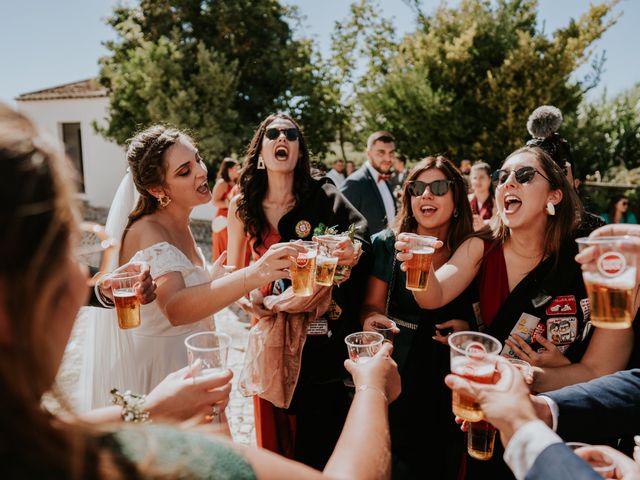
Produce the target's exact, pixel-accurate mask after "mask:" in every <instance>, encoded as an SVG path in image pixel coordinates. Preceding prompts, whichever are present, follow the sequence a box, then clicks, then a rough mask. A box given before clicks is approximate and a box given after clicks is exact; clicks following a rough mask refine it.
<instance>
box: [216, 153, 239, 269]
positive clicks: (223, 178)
mask: <svg viewBox="0 0 640 480" xmlns="http://www.w3.org/2000/svg"><path fill="white" fill-rule="evenodd" d="M238 176H239V175H238V162H237V161H235V160H234V159H233V158H229V157H227V158H225V159H224V160H222V163H221V164H220V169H219V170H218V177H217V179H216V184H215V185H214V187H213V191H212V192H211V202H212V203H213V205H214V206H215V207H216V208H217V209H218V211H217V212H216V215H215V217H214V218H213V221H212V222H211V243H212V245H211V261H212V262H215V261H216V260H217V259H218V257H219V256H220V255H221V254H222V252H224V251H225V250H226V249H227V214H228V213H229V202H230V201H231V198H232V197H233V195H234V194H235V193H236V188H234V187H235V185H236V182H237V181H238Z"/></svg>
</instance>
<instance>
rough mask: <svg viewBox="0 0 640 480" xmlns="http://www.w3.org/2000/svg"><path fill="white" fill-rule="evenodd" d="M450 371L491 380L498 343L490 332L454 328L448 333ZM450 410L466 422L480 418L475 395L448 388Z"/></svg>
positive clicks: (481, 416) (469, 377) (463, 375)
mask: <svg viewBox="0 0 640 480" xmlns="http://www.w3.org/2000/svg"><path fill="white" fill-rule="evenodd" d="M448 341H449V347H450V348H449V351H450V354H451V373H453V374H455V375H459V376H461V377H464V378H466V379H468V380H471V381H473V382H478V383H495V380H496V379H495V375H494V373H495V368H496V361H497V355H498V353H499V352H500V350H501V349H502V345H501V344H500V342H499V341H498V340H496V339H495V338H493V337H492V336H491V335H487V334H486V333H481V332H469V331H464V332H456V333H453V334H451V335H449V338H448ZM451 397H452V410H453V413H454V414H455V415H457V416H458V417H460V418H462V419H464V420H467V421H468V422H479V421H480V420H483V419H484V414H483V413H482V409H481V408H480V404H479V403H478V402H476V400H475V398H473V397H468V396H466V395H462V394H460V393H457V392H455V391H454V392H452V395H451Z"/></svg>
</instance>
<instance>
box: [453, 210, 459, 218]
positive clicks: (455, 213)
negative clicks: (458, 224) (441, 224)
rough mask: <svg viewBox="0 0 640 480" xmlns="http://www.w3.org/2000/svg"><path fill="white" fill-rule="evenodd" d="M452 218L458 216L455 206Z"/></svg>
mask: <svg viewBox="0 0 640 480" xmlns="http://www.w3.org/2000/svg"><path fill="white" fill-rule="evenodd" d="M453 218H458V209H457V208H456V209H455V210H454V211H453Z"/></svg>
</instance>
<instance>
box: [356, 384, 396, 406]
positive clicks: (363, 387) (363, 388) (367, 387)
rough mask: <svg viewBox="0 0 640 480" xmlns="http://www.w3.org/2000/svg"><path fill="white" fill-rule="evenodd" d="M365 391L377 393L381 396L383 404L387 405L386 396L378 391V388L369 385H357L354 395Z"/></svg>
mask: <svg viewBox="0 0 640 480" xmlns="http://www.w3.org/2000/svg"><path fill="white" fill-rule="evenodd" d="M366 390H372V391H374V392H378V393H379V394H380V395H382V398H384V403H385V404H387V405H389V399H388V398H387V394H386V393H384V392H383V391H382V390H380V389H379V388H376V387H372V386H371V385H366V384H365V385H358V386H357V387H356V393H358V392H364V391H366Z"/></svg>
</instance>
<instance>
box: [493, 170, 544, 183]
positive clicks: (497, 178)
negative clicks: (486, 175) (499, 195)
mask: <svg viewBox="0 0 640 480" xmlns="http://www.w3.org/2000/svg"><path fill="white" fill-rule="evenodd" d="M511 172H513V173H514V174H515V177H516V182H518V183H520V184H524V183H529V182H530V181H531V179H533V177H534V176H535V174H536V173H537V174H538V175H540V176H541V177H542V178H544V179H545V180H546V181H547V182H549V183H551V180H549V179H548V178H547V177H545V176H544V175H543V174H542V173H541V172H539V171H538V170H536V169H535V168H533V167H520V168H519V169H517V170H496V171H495V172H493V175H491V179H492V180H493V181H494V182H497V183H498V185H503V184H504V183H505V182H506V181H507V180H508V179H509V176H510V175H511Z"/></svg>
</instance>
